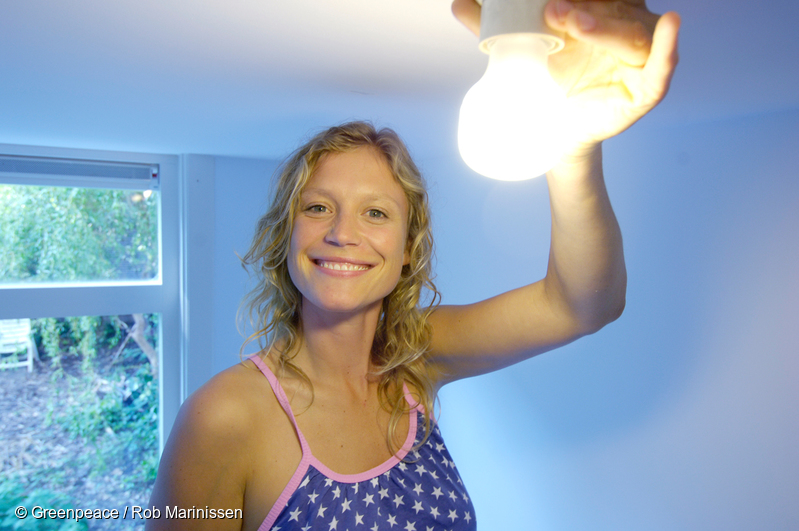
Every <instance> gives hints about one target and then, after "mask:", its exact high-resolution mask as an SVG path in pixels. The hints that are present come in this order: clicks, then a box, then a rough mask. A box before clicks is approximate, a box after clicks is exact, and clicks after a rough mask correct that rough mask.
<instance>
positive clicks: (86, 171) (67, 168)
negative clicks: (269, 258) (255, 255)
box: [0, 144, 183, 446]
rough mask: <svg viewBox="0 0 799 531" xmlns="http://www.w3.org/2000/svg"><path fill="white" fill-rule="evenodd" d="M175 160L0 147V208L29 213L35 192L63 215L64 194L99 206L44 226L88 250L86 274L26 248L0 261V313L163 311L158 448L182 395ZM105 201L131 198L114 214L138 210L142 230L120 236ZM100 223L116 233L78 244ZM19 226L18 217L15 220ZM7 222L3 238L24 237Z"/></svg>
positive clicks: (76, 257)
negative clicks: (58, 227)
mask: <svg viewBox="0 0 799 531" xmlns="http://www.w3.org/2000/svg"><path fill="white" fill-rule="evenodd" d="M178 166H179V159H178V157H176V156H169V155H150V154H139V153H119V152H104V151H89V150H73V149H60V148H40V147H30V146H12V145H3V144H0V200H2V199H3V198H5V200H6V201H7V204H2V205H0V208H2V209H3V210H4V212H3V214H4V216H5V215H8V211H9V210H11V211H12V213H11V215H12V216H14V212H13V211H14V210H17V211H19V212H18V214H17V215H18V216H19V219H22V218H24V217H25V212H24V208H25V206H24V202H25V199H26V198H27V199H28V200H30V198H31V197H34V196H36V194H39V197H40V198H46V199H47V200H48V201H50V200H52V201H54V202H55V203H54V205H56V206H54V207H53V208H54V209H56V210H57V209H59V208H62V209H66V210H64V211H63V212H67V210H69V209H68V208H67V207H66V206H65V203H63V202H62V203H59V201H60V200H65V199H69V196H70V195H71V196H72V197H71V199H72V200H74V201H77V202H81V201H82V202H83V203H82V204H83V206H86V205H95V207H96V208H95V209H94V210H92V209H91V208H89V209H88V210H87V209H85V208H84V209H83V215H84V216H87V217H90V218H92V219H91V220H86V219H84V220H74V223H66V224H64V225H65V226H71V227H72V228H73V230H74V231H75V233H71V234H66V233H64V232H61V233H60V234H59V233H48V236H49V237H57V238H61V239H62V240H64V241H65V242H67V243H68V245H65V246H64V247H63V249H64V250H65V251H64V252H65V253H66V252H67V251H70V252H71V253H72V254H71V256H70V258H69V259H70V260H73V261H78V262H79V261H80V260H81V256H82V259H83V260H86V261H87V262H92V263H93V264H92V265H91V267H89V266H86V267H84V268H83V269H80V267H78V268H77V269H78V270H80V271H81V273H80V274H76V275H71V276H70V275H64V274H63V271H64V270H67V269H66V268H61V271H59V268H58V267H57V264H56V265H54V263H55V262H56V261H58V260H59V259H60V258H59V257H58V256H55V257H53V256H37V255H36V254H35V253H32V254H31V253H29V254H28V255H26V259H27V260H28V262H27V263H18V262H17V263H15V262H14V261H13V259H12V258H10V257H9V258H7V259H6V258H4V259H3V261H0V267H2V268H4V269H0V277H2V279H0V319H37V318H63V317H64V316H124V315H128V316H129V315H142V314H158V315H159V316H160V317H159V321H160V326H159V327H158V338H157V340H156V341H155V343H156V344H157V345H158V348H159V358H160V360H159V363H158V375H157V377H158V378H157V380H158V382H159V393H158V396H159V400H158V411H159V419H158V438H159V441H161V442H160V444H161V446H163V440H164V437H165V435H166V434H168V432H169V429H170V428H171V426H172V422H173V421H174V418H175V415H176V414H177V410H178V407H179V406H180V401H181V398H182V397H181V370H182V367H181V365H182V363H181V359H182V341H181V338H182V334H181V330H182V329H183V326H182V325H183V318H182V312H181V301H182V298H181V296H182V293H181V274H180V264H181V253H180V249H181V241H182V240H181V236H180V224H181V215H180V213H181V203H180V197H179V190H180V187H179V184H178V181H179V177H180V173H179V168H178ZM2 194H5V195H2ZM145 195H147V196H148V197H146V198H145ZM78 196H79V197H78ZM104 202H105V203H104ZM58 205H60V206H58ZM104 205H105V206H107V205H116V206H120V205H127V207H129V209H128V210H127V211H124V212H117V213H116V214H118V216H117V217H120V216H121V217H123V218H124V217H125V216H128V217H130V216H133V217H135V216H139V220H138V221H139V222H141V227H143V228H142V230H141V231H138V233H125V234H122V233H115V232H114V230H115V226H114V225H113V223H114V219H115V217H114V213H108V212H104V211H103V210H102V209H103V207H104ZM67 206H69V205H67ZM71 206H72V207H75V204H72V205H71ZM79 211H81V208H73V210H72V211H70V212H73V213H74V212H79ZM65 215H66V214H65ZM94 223H106V224H107V225H105V226H104V227H102V228H101V229H99V230H98V232H103V231H105V232H106V233H108V234H111V235H112V236H114V237H112V238H110V239H109V240H108V242H107V245H105V246H103V245H100V244H93V246H92V247H89V246H88V244H87V245H86V248H85V249H82V248H81V244H82V243H83V242H84V241H85V240H86V238H82V237H81V233H80V231H90V230H97V228H96V227H95V226H94ZM22 225H24V224H23V223H22V222H20V223H19V224H18V225H17V226H22ZM11 228H12V227H9V226H8V224H4V225H3V227H2V228H0V234H2V236H0V245H8V246H13V245H20V244H21V243H20V241H19V240H20V238H19V237H18V235H11V236H10V231H11ZM12 236H13V237H12ZM14 238H17V240H14ZM114 238H116V241H115V240H114ZM136 238H138V240H136ZM122 240H124V241H122ZM134 240H136V241H134ZM120 241H121V242H122V243H121V244H120ZM22 244H24V243H22ZM115 246H116V248H115ZM76 247H77V248H76ZM120 247H123V248H124V249H120ZM12 252H13V251H12ZM3 253H4V254H5V253H6V250H3ZM9 254H11V253H9ZM31 257H33V258H31ZM37 260H38V261H40V262H36V261H37ZM48 260H49V262H47V264H45V265H47V267H42V263H41V261H48ZM34 262H36V263H34ZM70 270H71V271H74V270H75V268H72V269H70ZM33 273H36V274H33Z"/></svg>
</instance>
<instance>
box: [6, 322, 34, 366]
mask: <svg viewBox="0 0 799 531" xmlns="http://www.w3.org/2000/svg"><path fill="white" fill-rule="evenodd" d="M20 352H23V353H24V354H25V359H24V360H20ZM36 357H37V356H36V344H35V343H34V342H33V333H32V332H31V320H30V319H0V369H13V368H16V367H27V368H28V372H31V371H33V359H34V358H36Z"/></svg>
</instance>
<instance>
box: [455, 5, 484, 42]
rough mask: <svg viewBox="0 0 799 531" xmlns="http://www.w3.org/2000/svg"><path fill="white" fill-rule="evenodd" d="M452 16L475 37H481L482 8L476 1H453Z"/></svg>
mask: <svg viewBox="0 0 799 531" xmlns="http://www.w3.org/2000/svg"><path fill="white" fill-rule="evenodd" d="M452 14H453V15H455V18H457V19H458V20H460V21H461V23H462V24H463V25H464V26H466V27H467V28H469V31H471V32H472V33H474V34H475V35H480V6H479V5H478V4H477V2H475V1H474V0H453V2H452Z"/></svg>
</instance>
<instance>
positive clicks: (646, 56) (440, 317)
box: [430, 0, 680, 383]
mask: <svg viewBox="0 0 799 531" xmlns="http://www.w3.org/2000/svg"><path fill="white" fill-rule="evenodd" d="M475 6H476V4H474V1H473V0H455V2H454V3H453V12H454V13H455V14H456V16H458V17H459V18H460V19H461V20H462V21H463V22H464V24H465V25H466V26H467V27H469V28H470V29H472V30H473V31H474V30H475V29H476V28H479V20H475V15H476V14H479V8H478V9H476V8H475ZM545 17H546V21H547V24H549V25H550V26H551V27H552V28H553V29H556V30H560V31H563V32H565V34H566V38H565V40H566V47H565V49H564V50H563V51H562V52H559V53H558V54H555V55H553V56H552V57H551V59H550V69H551V70H552V74H553V77H555V78H556V79H557V80H558V81H559V82H560V83H561V85H563V86H565V87H566V89H567V94H568V99H569V106H570V108H571V109H572V111H573V112H574V113H575V114H576V115H577V120H578V125H577V129H576V130H575V131H574V133H575V137H576V141H575V144H574V148H573V149H572V150H571V152H570V153H569V154H568V155H567V156H566V157H564V159H563V160H562V162H561V163H560V164H559V165H557V166H556V167H555V168H554V169H553V170H551V171H550V172H549V173H548V174H547V183H548V185H549V194H550V205H551V211H552V235H551V237H552V242H551V247H550V255H549V265H548V268H547V274H546V276H545V278H544V279H542V280H540V281H538V282H536V283H534V284H530V285H528V286H524V287H521V288H518V289H516V290H513V291H510V292H508V293H503V294H501V295H498V296H496V297H493V298H491V299H488V300H485V301H482V302H478V303H475V304H470V305H466V306H442V307H440V308H438V309H437V310H436V311H435V313H434V314H433V315H432V316H431V323H432V326H433V343H432V346H431V358H430V360H431V363H432V364H433V367H434V369H436V370H437V371H438V372H439V373H440V382H441V383H446V382H447V381H452V380H456V379H459V378H463V377H467V376H473V375H476V374H481V373H485V372H490V371H493V370H497V369H500V368H503V367H506V366H508V365H511V364H513V363H516V362H519V361H522V360H524V359H527V358H529V357H531V356H534V355H536V354H539V353H541V352H545V351H547V350H550V349H553V348H556V347H558V346H561V345H564V344H566V343H569V342H571V341H573V340H575V339H577V338H579V337H581V336H583V335H586V334H590V333H593V332H595V331H597V330H599V329H600V328H602V327H603V326H604V325H606V324H607V323H609V322H611V321H613V320H615V319H616V318H618V317H619V315H621V312H622V310H623V309H624V302H625V290H626V281H627V277H626V271H625V267H624V256H623V251H622V240H621V233H620V231H619V227H618V224H617V222H616V217H615V215H614V214H613V210H612V208H611V205H610V200H609V198H608V194H607V190H606V188H605V183H604V177H603V173H602V151H601V142H602V141H603V140H605V139H607V138H609V137H611V136H614V135H616V134H618V133H620V132H622V131H624V130H625V129H627V128H628V127H630V126H631V125H632V124H633V123H635V122H636V121H637V120H638V119H640V118H641V117H642V116H644V115H645V114H646V113H647V112H649V111H650V110H651V109H652V108H654V107H655V105H657V104H658V103H659V102H660V101H661V100H662V99H663V97H664V96H665V95H666V92H667V91H668V87H669V83H670V81H671V77H672V74H673V72H674V69H675V67H676V65H677V33H678V30H679V25H680V19H679V16H678V15H677V14H676V13H667V14H666V15H663V16H661V17H658V16H657V15H654V14H652V13H650V12H649V11H648V10H647V8H646V5H645V4H644V2H643V1H638V0H629V1H603V0H586V1H579V2H565V1H564V0H557V1H550V2H549V4H547V6H546V9H545Z"/></svg>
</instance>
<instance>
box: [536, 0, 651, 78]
mask: <svg viewBox="0 0 799 531" xmlns="http://www.w3.org/2000/svg"><path fill="white" fill-rule="evenodd" d="M544 16H545V18H546V22H547V24H548V25H549V26H550V27H552V29H554V30H557V31H563V32H565V33H566V34H567V35H569V36H571V37H573V38H575V39H577V40H580V41H583V42H585V43H587V44H591V45H594V46H597V47H600V48H603V49H605V50H607V51H608V52H610V53H611V54H613V55H615V56H616V57H618V58H619V59H621V60H622V61H624V62H625V63H627V64H629V65H631V66H644V65H645V64H646V62H647V58H648V57H649V50H650V47H651V45H652V33H653V31H654V28H655V25H656V24H657V20H658V16H657V15H655V14H653V13H650V12H649V11H648V10H647V9H646V6H644V5H643V4H642V3H639V2H634V3H631V2H623V1H606V2H603V1H588V2H568V1H566V0H553V1H550V2H549V3H548V4H547V6H546V8H545V10H544Z"/></svg>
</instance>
